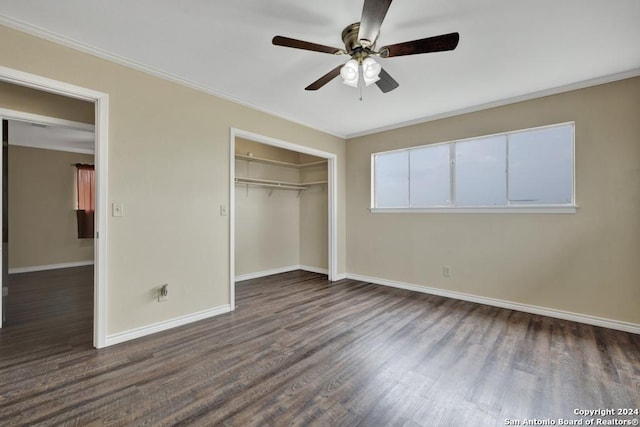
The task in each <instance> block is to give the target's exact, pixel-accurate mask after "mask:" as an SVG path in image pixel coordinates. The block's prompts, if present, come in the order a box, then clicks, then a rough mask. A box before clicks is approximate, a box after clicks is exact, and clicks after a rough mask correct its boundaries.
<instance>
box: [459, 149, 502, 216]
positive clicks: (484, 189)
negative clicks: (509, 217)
mask: <svg viewBox="0 0 640 427" xmlns="http://www.w3.org/2000/svg"><path fill="white" fill-rule="evenodd" d="M455 150H456V163H455V189H456V192H455V198H456V205H457V206H504V205H506V197H507V180H506V167H507V160H506V137H505V136H492V137H488V138H483V139H475V140H471V141H464V142H458V143H456V146H455Z"/></svg>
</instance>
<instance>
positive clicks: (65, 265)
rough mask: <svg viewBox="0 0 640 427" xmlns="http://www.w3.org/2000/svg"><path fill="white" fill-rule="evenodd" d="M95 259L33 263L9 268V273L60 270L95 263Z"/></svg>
mask: <svg viewBox="0 0 640 427" xmlns="http://www.w3.org/2000/svg"><path fill="white" fill-rule="evenodd" d="M94 264H95V263H94V261H93V260H90V261H75V262H63V263H60V264H46V265H33V266H31V267H15V268H10V269H9V274H20V273H33V272H34V271H46V270H58V269H61V268H73V267H84V266H87V265H94Z"/></svg>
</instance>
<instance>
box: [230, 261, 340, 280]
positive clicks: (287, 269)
mask: <svg viewBox="0 0 640 427" xmlns="http://www.w3.org/2000/svg"><path fill="white" fill-rule="evenodd" d="M297 270H303V271H309V272H311V273H318V274H326V275H328V274H329V270H327V269H326V268H320V267H313V266H310V265H290V266H288V267H279V268H273V269H270V270H263V271H256V272H255V273H247V274H241V275H239V276H236V277H235V281H236V283H237V282H242V281H245V280H251V279H259V278H261V277H267V276H273V275H274V274H282V273H289V272H291V271H297Z"/></svg>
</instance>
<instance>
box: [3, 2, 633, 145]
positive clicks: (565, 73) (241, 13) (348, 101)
mask: <svg viewBox="0 0 640 427" xmlns="http://www.w3.org/2000/svg"><path fill="white" fill-rule="evenodd" d="M362 5H363V0H324V1H320V2H300V1H296V0H261V1H256V0H215V1H205V0H181V1H175V0H136V1H131V0H110V1H104V0H58V1H55V2H53V1H51V0H30V1H24V0H0V16H3V17H1V18H0V23H4V24H6V25H9V26H13V27H15V28H20V29H23V30H27V31H30V32H32V33H36V34H39V35H44V36H47V37H49V38H53V39H54V40H58V41H63V42H64V43H66V44H68V45H71V46H74V47H77V48H80V49H82V50H85V51H87V50H88V51H92V52H94V53H97V54H99V55H100V56H103V57H105V56H106V57H108V58H110V59H115V60H117V61H119V62H125V63H129V64H130V65H134V66H136V67H137V68H143V69H145V70H147V71H152V72H153V73H155V74H161V75H164V76H172V77H173V78H177V79H180V80H182V81H183V82H188V83H189V84H191V85H193V86H196V87H199V88H201V89H204V90H206V91H209V92H212V93H215V94H217V95H220V96H223V97H226V98H229V99H233V100H234V101H238V102H241V103H243V104H247V105H251V106H253V107H256V108H258V109H261V110H263V111H268V112H271V113H273V114H275V115H278V116H281V117H285V118H287V119H290V120H293V121H296V122H299V123H303V124H306V125H308V126H311V127H313V128H316V129H320V130H323V131H326V132H329V133H332V134H335V135H339V136H342V137H349V136H355V135H360V134H365V133H369V132H371V131H373V130H378V129H385V128H392V127H397V126H400V125H402V124H407V123H412V122H420V121H424V120H427V119H429V118H434V117H441V116H446V115H451V114H453V113H456V112H462V111H470V110H473V109H477V108H479V107H480V106H483V105H498V104H500V103H505V102H506V101H508V100H514V99H524V98H527V97H531V96H533V95H532V94H540V93H552V92H557V91H561V90H563V88H564V89H566V88H575V87H577V86H581V85H586V84H588V83H584V82H590V83H593V81H592V80H594V79H595V81H597V82H604V81H610V80H615V79H618V78H622V77H629V76H634V75H640V47H639V42H640V24H639V23H640V1H638V0H561V1H558V0H535V1H534V0H530V1H524V0H473V1H471V0H469V1H452V0H404V1H396V2H394V3H393V4H392V5H391V7H390V9H389V12H388V14H387V17H386V19H385V21H384V23H383V25H382V28H381V33H380V37H379V40H378V46H382V45H387V44H394V43H398V42H403V41H408V40H414V39H418V38H423V37H428V36H434V35H439V34H443V33H449V32H453V31H457V32H459V33H460V43H459V45H458V48H457V49H456V50H454V51H452V52H441V53H431V54H425V55H415V56H407V57H397V58H388V59H380V62H381V64H382V65H383V67H384V68H385V70H387V71H388V73H389V74H391V75H392V76H393V77H394V78H395V79H396V80H397V81H398V82H399V83H400V87H399V88H398V89H396V90H394V91H392V92H390V93H387V94H383V93H381V92H380V90H379V89H378V88H377V87H376V86H375V85H372V86H371V87H368V88H366V89H365V90H364V92H363V96H364V99H363V100H362V101H359V100H358V90H357V89H353V88H350V87H347V86H345V85H343V84H342V83H341V81H340V79H339V78H337V79H335V80H333V81H332V82H330V83H329V84H327V85H326V86H325V87H324V88H322V89H320V90H319V91H316V92H308V91H305V90H304V88H305V87H306V86H307V85H308V84H309V83H311V82H313V81H315V80H316V79H317V78H319V77H320V76H322V75H323V74H325V73H326V72H328V71H329V70H331V69H332V68H334V67H336V66H337V65H339V64H340V63H344V62H346V60H347V59H348V58H346V57H342V56H333V55H328V54H322V53H316V52H307V51H302V50H298V49H290V48H284V47H278V46H273V45H272V44H271V39H272V38H273V36H274V35H283V36H288V37H293V38H298V39H302V40H306V41H310V42H315V43H320V44H325V45H330V46H335V47H339V48H341V47H343V44H342V41H341V39H340V33H341V31H342V30H343V28H344V27H346V26H347V25H349V24H351V23H353V22H356V21H359V19H360V14H361V11H362Z"/></svg>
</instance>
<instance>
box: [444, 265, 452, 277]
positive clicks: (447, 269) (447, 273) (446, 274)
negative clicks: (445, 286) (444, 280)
mask: <svg viewBox="0 0 640 427" xmlns="http://www.w3.org/2000/svg"><path fill="white" fill-rule="evenodd" d="M442 277H451V266H448V265H443V266H442Z"/></svg>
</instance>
